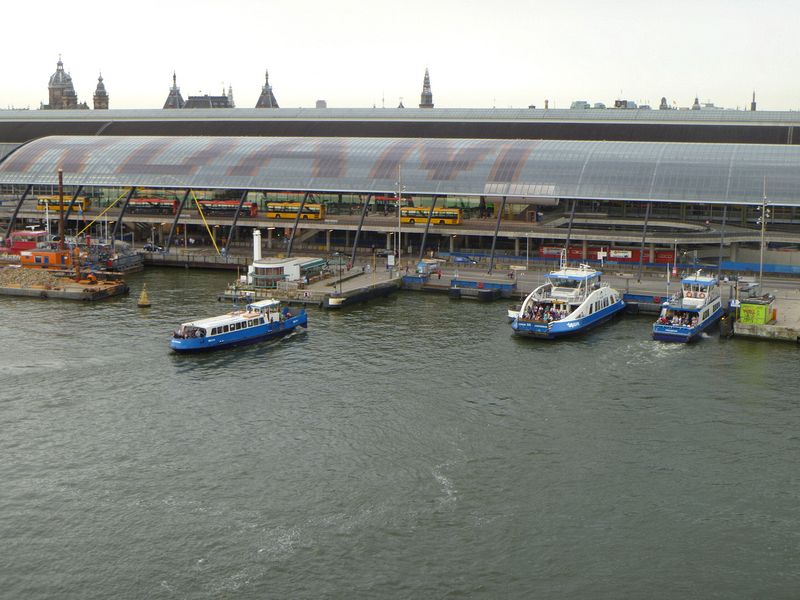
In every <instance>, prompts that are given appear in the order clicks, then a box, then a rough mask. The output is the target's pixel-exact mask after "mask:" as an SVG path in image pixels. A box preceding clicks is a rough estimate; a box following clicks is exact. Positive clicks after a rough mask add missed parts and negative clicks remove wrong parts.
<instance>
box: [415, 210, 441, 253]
mask: <svg viewBox="0 0 800 600" xmlns="http://www.w3.org/2000/svg"><path fill="white" fill-rule="evenodd" d="M436 200H437V197H436V196H434V197H433V202H431V209H430V210H429V211H428V220H427V221H425V231H424V232H423V233H422V244H420V247H419V259H418V260H422V259H423V258H424V257H425V244H426V243H427V242H428V230H429V229H430V228H431V219H432V218H433V209H434V207H435V206H436Z"/></svg>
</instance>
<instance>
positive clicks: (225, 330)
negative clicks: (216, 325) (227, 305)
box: [222, 325, 228, 333]
mask: <svg viewBox="0 0 800 600" xmlns="http://www.w3.org/2000/svg"><path fill="white" fill-rule="evenodd" d="M222 331H224V332H225V333H228V326H227V325H223V326H222Z"/></svg>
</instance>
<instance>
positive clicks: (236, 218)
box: [225, 190, 247, 256]
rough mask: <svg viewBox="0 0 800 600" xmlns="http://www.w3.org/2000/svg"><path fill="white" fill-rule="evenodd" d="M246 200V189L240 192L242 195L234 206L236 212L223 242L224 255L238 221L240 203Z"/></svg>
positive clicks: (226, 252)
mask: <svg viewBox="0 0 800 600" xmlns="http://www.w3.org/2000/svg"><path fill="white" fill-rule="evenodd" d="M245 200H247V190H245V191H243V192H242V197H241V198H240V199H239V206H237V207H236V212H235V213H233V221H232V222H231V229H230V231H229V232H228V239H227V241H226V242H225V255H226V256H227V255H228V248H230V245H231V240H232V239H233V235H234V233H235V232H236V223H237V222H238V221H239V213H241V212H242V205H243V204H244V201H245Z"/></svg>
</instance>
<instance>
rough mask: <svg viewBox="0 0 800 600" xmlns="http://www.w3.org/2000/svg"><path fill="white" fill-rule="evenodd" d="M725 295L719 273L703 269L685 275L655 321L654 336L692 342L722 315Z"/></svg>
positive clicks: (673, 340) (668, 340)
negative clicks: (722, 293) (716, 275)
mask: <svg viewBox="0 0 800 600" xmlns="http://www.w3.org/2000/svg"><path fill="white" fill-rule="evenodd" d="M722 313H723V310H722V299H721V298H720V292H719V282H718V281H717V278H716V277H712V276H711V275H703V273H702V271H697V273H696V274H694V275H690V276H688V277H684V278H683V279H681V289H680V290H679V291H678V293H676V294H675V295H674V296H672V297H671V298H670V299H669V300H667V301H666V302H664V304H662V306H661V313H660V314H659V316H658V320H657V321H656V322H655V323H653V339H654V340H661V341H663V342H691V341H692V340H693V339H695V338H697V337H698V336H699V335H700V334H701V333H703V331H705V330H706V329H708V328H709V327H711V326H712V325H713V324H714V323H716V322H717V321H719V319H720V317H722Z"/></svg>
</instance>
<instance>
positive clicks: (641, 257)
mask: <svg viewBox="0 0 800 600" xmlns="http://www.w3.org/2000/svg"><path fill="white" fill-rule="evenodd" d="M650 206H651V203H650V202H648V203H647V208H646V209H645V211H644V227H642V244H641V246H639V273H638V274H637V275H636V281H637V282H641V281H642V266H643V265H644V243H645V240H646V239H647V222H648V221H649V220H650Z"/></svg>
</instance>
